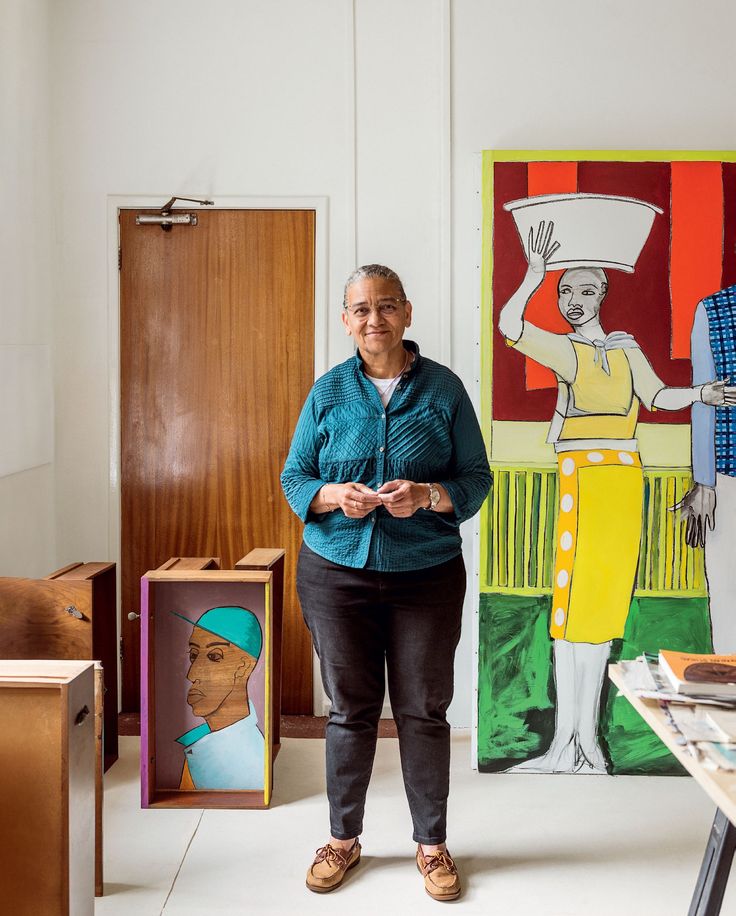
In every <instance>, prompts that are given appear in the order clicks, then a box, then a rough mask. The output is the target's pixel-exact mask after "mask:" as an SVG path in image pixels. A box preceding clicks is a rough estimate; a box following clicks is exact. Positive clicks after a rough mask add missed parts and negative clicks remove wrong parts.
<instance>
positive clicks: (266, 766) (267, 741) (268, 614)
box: [263, 581, 273, 808]
mask: <svg viewBox="0 0 736 916" xmlns="http://www.w3.org/2000/svg"><path fill="white" fill-rule="evenodd" d="M271 584H272V583H271V581H269V582H266V583H265V586H264V590H263V601H264V604H263V617H264V621H265V624H266V672H265V674H266V677H265V682H266V683H265V688H266V689H265V691H264V696H263V706H264V718H265V720H266V723H265V726H266V727H265V728H264V732H265V735H264V745H265V748H266V752H265V754H264V758H263V770H264V772H263V804H264V805H265V806H266V807H267V808H268V807H269V805H270V804H271V779H272V773H273V749H272V747H271V720H272V717H273V710H272V709H271V635H272V634H271V630H272V623H273V620H272V611H273V606H272V604H271V600H272V588H271Z"/></svg>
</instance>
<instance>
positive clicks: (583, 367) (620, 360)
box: [559, 341, 639, 439]
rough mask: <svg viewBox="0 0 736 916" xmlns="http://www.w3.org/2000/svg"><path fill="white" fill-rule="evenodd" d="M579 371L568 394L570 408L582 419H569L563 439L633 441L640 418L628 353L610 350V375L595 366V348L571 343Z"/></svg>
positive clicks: (563, 431)
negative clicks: (580, 414)
mask: <svg viewBox="0 0 736 916" xmlns="http://www.w3.org/2000/svg"><path fill="white" fill-rule="evenodd" d="M572 345H573V348H574V349H575V356H576V359H577V372H576V373H575V380H574V382H573V383H572V384H571V385H567V383H564V382H563V383H562V384H563V385H564V386H565V387H566V388H567V389H568V391H569V395H570V403H569V405H568V409H569V408H570V407H574V408H575V411H576V412H577V411H582V412H583V414H584V415H583V416H566V417H565V419H564V422H563V424H562V429H561V431H560V435H559V438H560V439H633V438H634V435H635V433H636V423H637V420H638V417H639V399H638V398H637V397H636V395H635V394H634V382H633V378H632V375H631V367H630V366H629V361H628V359H627V358H626V351H625V350H622V349H621V350H609V351H608V352H607V356H608V366H609V369H610V371H611V374H610V375H609V374H608V373H606V372H604V371H603V367H602V366H601V364H600V362H598V363H596V350H595V347H592V346H588V345H587V344H581V343H578V342H576V341H573V342H572Z"/></svg>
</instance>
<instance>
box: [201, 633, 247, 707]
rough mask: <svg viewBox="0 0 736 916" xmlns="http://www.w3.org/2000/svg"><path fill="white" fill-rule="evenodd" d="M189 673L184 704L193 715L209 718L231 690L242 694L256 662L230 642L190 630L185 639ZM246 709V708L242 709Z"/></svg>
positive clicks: (212, 634) (219, 637) (210, 634)
mask: <svg viewBox="0 0 736 916" xmlns="http://www.w3.org/2000/svg"><path fill="white" fill-rule="evenodd" d="M189 662H190V665H189V671H187V680H189V681H191V683H192V686H191V687H190V689H189V692H188V693H187V703H189V705H190V706H191V707H192V712H193V713H194V714H195V716H201V717H203V718H204V717H206V716H210V715H212V714H213V713H215V712H217V710H218V709H219V708H220V706H222V704H223V703H224V702H225V700H226V699H227V698H228V697H229V696H230V694H231V693H232V692H233V691H239V692H241V693H243V701H244V702H246V694H245V692H244V687H245V685H246V684H247V682H248V678H249V677H250V675H251V674H252V673H253V669H254V668H255V666H256V664H257V662H258V660H257V659H255V658H253V656H252V655H249V654H248V653H247V652H244V651H243V650H242V649H240V648H238V647H237V646H234V645H233V644H232V643H230V642H228V641H227V640H226V639H223V638H222V637H221V636H217V635H216V634H214V633H210V632H209V631H208V630H203V629H202V628H201V627H194V628H193V629H192V635H191V637H190V639H189ZM246 708H247V707H246Z"/></svg>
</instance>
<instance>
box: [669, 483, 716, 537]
mask: <svg viewBox="0 0 736 916" xmlns="http://www.w3.org/2000/svg"><path fill="white" fill-rule="evenodd" d="M673 509H679V510H680V514H681V516H682V518H683V519H684V520H685V522H686V526H685V540H686V541H687V543H688V544H689V546H690V547H705V533H706V530H707V529H708V528H710V530H711V531H712V530H713V529H714V528H715V524H716V491H715V487H706V486H704V485H703V484H701V483H696V484H695V486H693V487H692V489H690V490H688V492H687V493H686V494H685V495H684V496H683V497H682V499H681V500H680V502H679V503H677V505H675V506H673Z"/></svg>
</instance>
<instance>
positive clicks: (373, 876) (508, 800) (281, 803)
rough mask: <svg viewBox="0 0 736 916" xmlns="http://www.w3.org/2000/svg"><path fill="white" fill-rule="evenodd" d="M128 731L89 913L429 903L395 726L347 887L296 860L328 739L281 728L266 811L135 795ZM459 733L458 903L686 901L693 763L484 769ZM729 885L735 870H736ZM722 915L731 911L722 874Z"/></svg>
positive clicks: (581, 911)
mask: <svg viewBox="0 0 736 916" xmlns="http://www.w3.org/2000/svg"><path fill="white" fill-rule="evenodd" d="M138 753H139V741H138V739H137V738H122V739H121V758H120V760H119V761H118V763H116V764H115V766H114V767H113V768H112V769H111V770H110V772H109V773H108V775H107V777H106V791H105V879H106V880H105V896H104V897H102V898H99V899H98V900H97V901H96V904H95V914H96V916H120V914H126V916H128V914H130V916H159V914H161V913H163V914H165V916H208V914H254V913H269V914H281V913H283V914H290V916H301V914H303V913H336V914H337V913H340V914H343V913H345V914H348V916H359V914H372V916H376V914H380V916H394V914H402V916H403V914H415V913H417V914H421V913H434V914H435V916H437V914H438V912H441V910H439V911H438V907H441V906H442V905H441V904H439V903H435V902H434V901H433V900H431V899H430V898H429V897H427V896H426V895H425V893H424V890H423V887H422V882H421V878H420V876H419V874H418V872H417V871H416V870H415V866H414V860H413V856H414V846H413V844H412V841H411V826H410V821H409V814H408V808H407V805H406V800H405V798H404V792H403V786H402V783H401V777H400V773H399V759H398V747H397V743H396V741H395V740H394V739H381V740H380V741H379V742H378V754H377V757H376V765H375V769H374V774H373V781H372V783H371V788H370V792H369V796H368V808H367V814H366V823H365V832H364V834H363V839H362V842H363V859H362V862H361V864H360V865H359V866H358V867H357V868H356V869H355V870H354V871H352V872H351V873H350V875H349V876H348V879H347V880H346V882H345V884H344V885H343V887H342V888H340V889H339V890H338V891H336V892H334V893H332V894H330V895H326V896H325V895H317V894H313V893H310V892H309V891H308V890H307V889H306V888H305V886H304V874H305V871H306V868H307V865H308V864H309V862H310V860H311V857H312V855H313V853H314V849H315V848H316V847H317V846H319V845H321V844H322V843H323V842H325V841H326V839H327V826H328V822H327V804H326V800H325V795H324V764H323V756H324V742H323V741H322V740H310V739H293V738H292V739H287V740H285V741H284V745H283V747H282V750H281V753H280V755H279V757H278V759H277V761H276V768H275V793H274V800H273V804H272V807H271V809H270V810H268V811H204V812H202V811H199V810H196V811H195V810H192V811H178V810H156V811H142V810H141V809H140V801H139V799H140V796H139V783H138ZM469 761H470V738H469V736H468V735H467V734H462V733H461V734H457V735H456V737H455V738H454V744H453V763H452V791H451V795H450V820H449V824H450V836H449V846H450V849H451V851H452V853H453V855H454V856H455V858H456V859H457V861H458V862H459V864H460V868H461V874H462V877H463V883H464V893H463V896H462V897H461V898H460V900H458V901H457V902H456V903H454V904H451V906H454V907H458V908H459V909H460V911H461V912H462V913H464V914H503V916H506V914H509V916H511V914H512V916H527V914H528V916H609V914H611V916H612V914H616V916H621V914H624V913H626V914H628V916H639V914H641V916H679V914H683V916H684V914H686V913H687V909H688V904H689V900H690V896H691V894H692V890H693V887H694V885H695V879H696V876H697V872H698V868H699V865H700V860H701V857H702V854H703V850H704V848H705V842H706V838H707V836H708V832H709V829H710V824H711V821H712V818H713V814H714V807H713V805H712V804H711V803H710V802H709V800H708V799H707V798H706V796H705V795H704V794H703V792H702V790H701V789H699V788H698V786H697V785H696V784H695V783H694V781H693V780H691V779H689V778H662V777H657V778H654V777H650V778H645V777H631V776H629V777H618V778H611V777H593V776H587V777H585V776H531V775H516V776H508V775H507V776H503V775H483V774H478V773H475V772H473V771H472V770H471V768H470V764H469ZM733 883H734V884H736V879H734V882H733ZM446 906H450V904H447V905H446ZM722 913H723V914H736V890H734V888H733V887H730V888H729V890H728V892H727V895H726V900H725V902H724V906H723V910H722Z"/></svg>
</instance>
